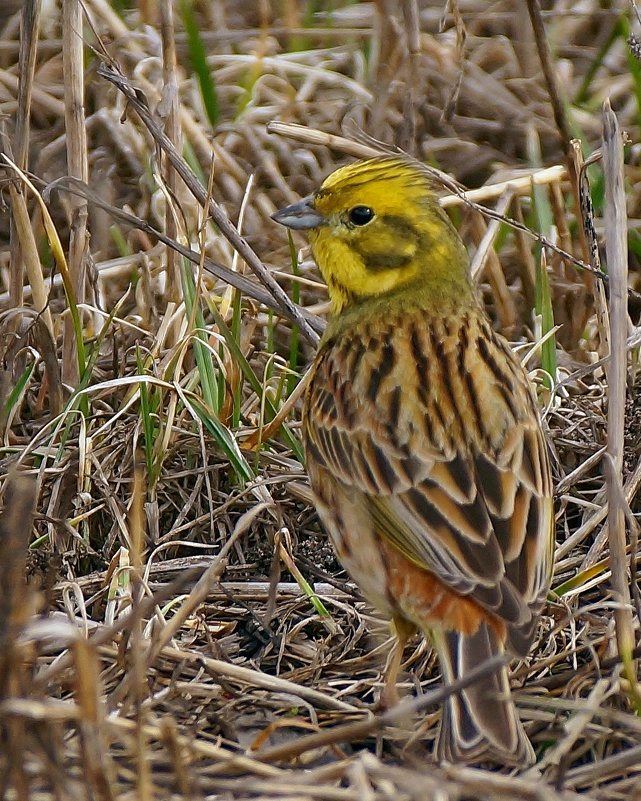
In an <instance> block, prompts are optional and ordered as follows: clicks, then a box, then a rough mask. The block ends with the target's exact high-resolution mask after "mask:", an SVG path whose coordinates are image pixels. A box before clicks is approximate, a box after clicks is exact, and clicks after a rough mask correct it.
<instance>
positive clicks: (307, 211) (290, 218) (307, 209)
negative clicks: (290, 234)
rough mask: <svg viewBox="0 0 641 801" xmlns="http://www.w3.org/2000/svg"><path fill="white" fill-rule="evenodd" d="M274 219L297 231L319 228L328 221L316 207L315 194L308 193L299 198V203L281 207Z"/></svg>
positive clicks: (273, 215) (273, 216)
mask: <svg viewBox="0 0 641 801" xmlns="http://www.w3.org/2000/svg"><path fill="white" fill-rule="evenodd" d="M272 220H274V221H275V222H277V223H280V224H281V225H286V226H287V227H288V228H294V229H295V230H297V231H305V230H308V229H310V228H319V227H320V226H321V225H325V224H326V222H327V220H326V219H325V218H324V217H323V215H322V214H319V213H318V212H317V211H316V209H315V208H314V196H313V195H308V196H307V197H304V198H303V199H302V200H299V201H298V203H292V205H291V206H285V208H284V209H280V210H279V211H277V212H276V213H275V214H272Z"/></svg>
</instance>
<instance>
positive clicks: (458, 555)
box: [304, 316, 552, 653]
mask: <svg viewBox="0 0 641 801" xmlns="http://www.w3.org/2000/svg"><path fill="white" fill-rule="evenodd" d="M429 326H431V328H429ZM428 328H429V330H430V334H429V335H428V334H427V333H426V331H427V330H428ZM384 334H385V335H384V336H383V337H382V341H383V342H384V345H383V346H381V347H380V352H379V353H378V356H376V355H375V354H370V353H369V351H368V350H364V349H363V341H362V340H359V339H358V338H357V337H354V335H353V333H351V334H346V335H344V336H343V337H342V339H341V341H340V342H339V343H336V344H334V343H331V342H330V343H329V344H326V346H325V347H324V349H323V350H322V351H321V353H320V355H319V357H318V359H317V361H316V363H315V368H314V370H315V372H314V375H313V376H312V379H311V382H310V386H309V390H308V394H307V398H306V404H305V412H304V431H305V439H306V446H307V449H308V452H309V453H310V454H311V457H312V458H313V459H315V460H316V461H317V462H318V463H320V464H321V465H322V466H323V467H325V468H326V469H328V470H329V471H330V472H331V473H332V475H333V476H334V478H335V479H336V480H338V481H340V482H341V483H342V484H344V485H345V486H347V487H350V488H353V489H355V490H358V491H360V492H362V493H364V495H365V496H366V497H367V508H368V509H369V513H370V515H371V518H372V520H373V522H374V526H375V529H376V531H377V532H378V534H379V535H380V536H382V537H384V538H386V539H387V540H388V541H389V542H390V543H392V544H393V545H394V546H395V547H396V548H398V550H400V551H401V552H402V553H403V554H404V555H405V556H406V557H407V558H408V559H410V560H411V561H412V562H413V563H415V564H416V565H418V566H419V567H422V568H424V569H425V570H428V571H430V572H432V573H434V574H436V575H437V576H438V577H439V578H440V579H441V580H442V581H443V582H444V583H445V584H447V585H448V586H449V587H451V588H452V589H454V590H456V591H457V592H460V593H461V594H465V595H469V596H471V597H473V598H474V599H475V600H477V601H478V602H479V603H480V604H481V605H482V606H483V607H485V608H486V609H488V611H491V612H493V613H494V614H496V615H497V616H499V617H500V618H502V619H503V620H505V621H506V622H507V623H508V645H510V646H511V648H512V650H514V651H515V652H517V653H524V652H527V647H528V644H529V640H530V638H531V636H532V633H533V627H534V624H535V618H536V615H537V614H538V612H539V610H540V607H541V606H542V604H543V603H544V601H545V596H546V593H547V588H548V584H549V574H550V568H551V548H552V546H551V531H552V502H551V495H552V488H551V479H550V469H549V463H548V457H547V450H546V445H545V440H544V437H543V434H542V431H541V426H540V422H539V417H538V411H537V408H536V402H535V400H534V398H533V395H532V391H531V389H530V387H529V384H528V380H527V377H526V375H525V373H524V371H523V369H522V367H521V365H520V363H519V362H518V360H517V358H516V357H515V356H514V354H513V353H512V351H511V350H510V348H509V346H507V344H506V343H504V342H503V341H502V340H501V339H500V338H498V337H496V335H495V334H494V333H493V332H492V330H491V328H490V326H489V324H487V322H486V321H485V319H484V318H483V317H478V316H471V317H466V318H464V319H462V320H461V321H459V322H457V324H456V325H454V326H453V325H452V323H451V321H446V322H443V323H442V325H441V326H440V328H439V326H438V325H437V324H436V323H435V322H434V320H430V321H429V323H428V321H425V320H418V321H417V320H415V321H413V322H411V323H410V324H409V325H407V323H406V321H403V324H402V325H401V324H397V325H394V324H390V325H389V326H388V328H387V330H386V331H385V332H384ZM350 335H351V336H352V343H353V344H352V346H351V348H350V340H349V336H350ZM367 345H368V348H369V349H372V348H376V347H377V345H376V342H375V341H374V340H372V339H370V340H368V342H367ZM352 349H356V351H357V353H358V359H356V358H354V356H353V354H352V353H351V351H352ZM419 351H420V352H421V353H422V354H423V357H422V358H421V360H420V364H419V360H418V359H417V358H416V354H417V352H419ZM346 362H348V363H349V364H350V366H351V367H352V370H351V374H350V375H346V374H345V371H344V365H345V363H346ZM461 371H464V372H463V373H462V372H461ZM328 387H331V388H333V390H334V391H333V392H332V393H329V392H328V390H327V388H328ZM328 397H330V398H331V401H332V402H331V403H330V401H329V400H328Z"/></svg>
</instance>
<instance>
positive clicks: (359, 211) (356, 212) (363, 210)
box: [347, 206, 374, 225]
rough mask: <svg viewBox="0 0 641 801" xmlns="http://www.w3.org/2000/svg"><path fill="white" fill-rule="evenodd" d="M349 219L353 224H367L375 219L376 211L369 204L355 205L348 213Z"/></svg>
mask: <svg viewBox="0 0 641 801" xmlns="http://www.w3.org/2000/svg"><path fill="white" fill-rule="evenodd" d="M347 216H348V218H349V221H350V222H351V223H352V225H367V223H368V222H370V220H373V219H374V212H373V211H372V209H370V207H369V206H354V208H353V209H350V210H349V213H348V215H347Z"/></svg>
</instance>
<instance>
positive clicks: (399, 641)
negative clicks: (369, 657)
mask: <svg viewBox="0 0 641 801" xmlns="http://www.w3.org/2000/svg"><path fill="white" fill-rule="evenodd" d="M392 625H393V629H394V633H395V634H396V642H395V643H394V647H393V649H392V653H391V654H390V656H389V658H388V660H387V664H386V665H385V682H384V684H383V691H382V692H381V697H380V699H379V702H378V705H379V706H380V707H382V708H383V709H390V708H391V707H393V706H396V704H398V702H399V700H400V699H399V695H398V689H397V687H396V684H397V680H398V674H399V672H400V669H401V663H402V662H403V652H404V650H405V645H406V643H407V641H408V640H409V638H410V637H411V636H412V635H413V634H414V633H415V632H416V626H415V625H414V624H413V623H410V622H409V621H408V620H405V618H402V617H394V621H393V624H392Z"/></svg>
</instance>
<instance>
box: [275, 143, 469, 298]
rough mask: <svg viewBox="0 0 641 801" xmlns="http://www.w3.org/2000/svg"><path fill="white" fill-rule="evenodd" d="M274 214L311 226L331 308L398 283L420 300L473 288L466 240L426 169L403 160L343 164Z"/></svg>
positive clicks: (463, 295)
mask: <svg viewBox="0 0 641 801" xmlns="http://www.w3.org/2000/svg"><path fill="white" fill-rule="evenodd" d="M273 219H274V220H276V222H279V223H282V224H283V225H286V226H288V227H289V228H294V229H306V230H308V231H309V241H310V245H311V248H312V253H313V254H314V258H315V259H316V262H317V263H318V266H319V268H320V271H321V273H322V275H323V278H324V279H325V281H326V283H327V286H328V289H329V295H330V299H331V302H332V307H333V310H334V312H339V311H341V310H342V309H343V308H345V307H347V306H352V305H354V304H357V303H360V302H362V301H364V300H366V299H370V298H372V297H375V296H378V297H380V296H385V295H388V294H390V293H396V292H399V291H404V290H407V292H408V293H412V294H414V295H415V297H417V298H418V302H430V303H438V302H439V301H441V300H444V299H449V300H453V301H456V300H457V299H458V298H459V297H461V299H466V300H467V299H469V298H470V297H471V296H472V289H471V284H470V279H469V275H468V258H467V253H466V251H465V247H464V246H463V243H462V242H461V239H460V237H459V235H458V233H457V232H456V230H455V229H454V227H453V226H452V224H451V223H450V221H449V219H448V217H447V215H446V214H445V212H444V211H443V210H442V209H441V207H440V205H439V203H438V200H437V198H436V196H435V195H434V193H433V192H432V190H431V188H430V184H429V179H428V177H427V175H426V173H425V172H424V171H423V170H422V169H421V168H420V165H418V164H413V163H412V162H410V161H409V160H406V159H402V158H397V157H381V158H375V159H371V160H369V161H361V162H358V163H356V164H351V165H349V166H348V167H342V168H341V169H339V170H336V172H334V173H332V174H331V175H330V176H329V177H328V178H326V179H325V181H324V182H323V184H322V186H321V187H320V189H319V190H317V191H316V192H315V193H314V194H312V195H310V196H309V197H307V198H304V199H303V200H302V201H300V202H299V203H295V204H294V205H292V206H288V207H287V208H284V209H282V210H281V211H278V212H277V213H276V214H274V215H273Z"/></svg>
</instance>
